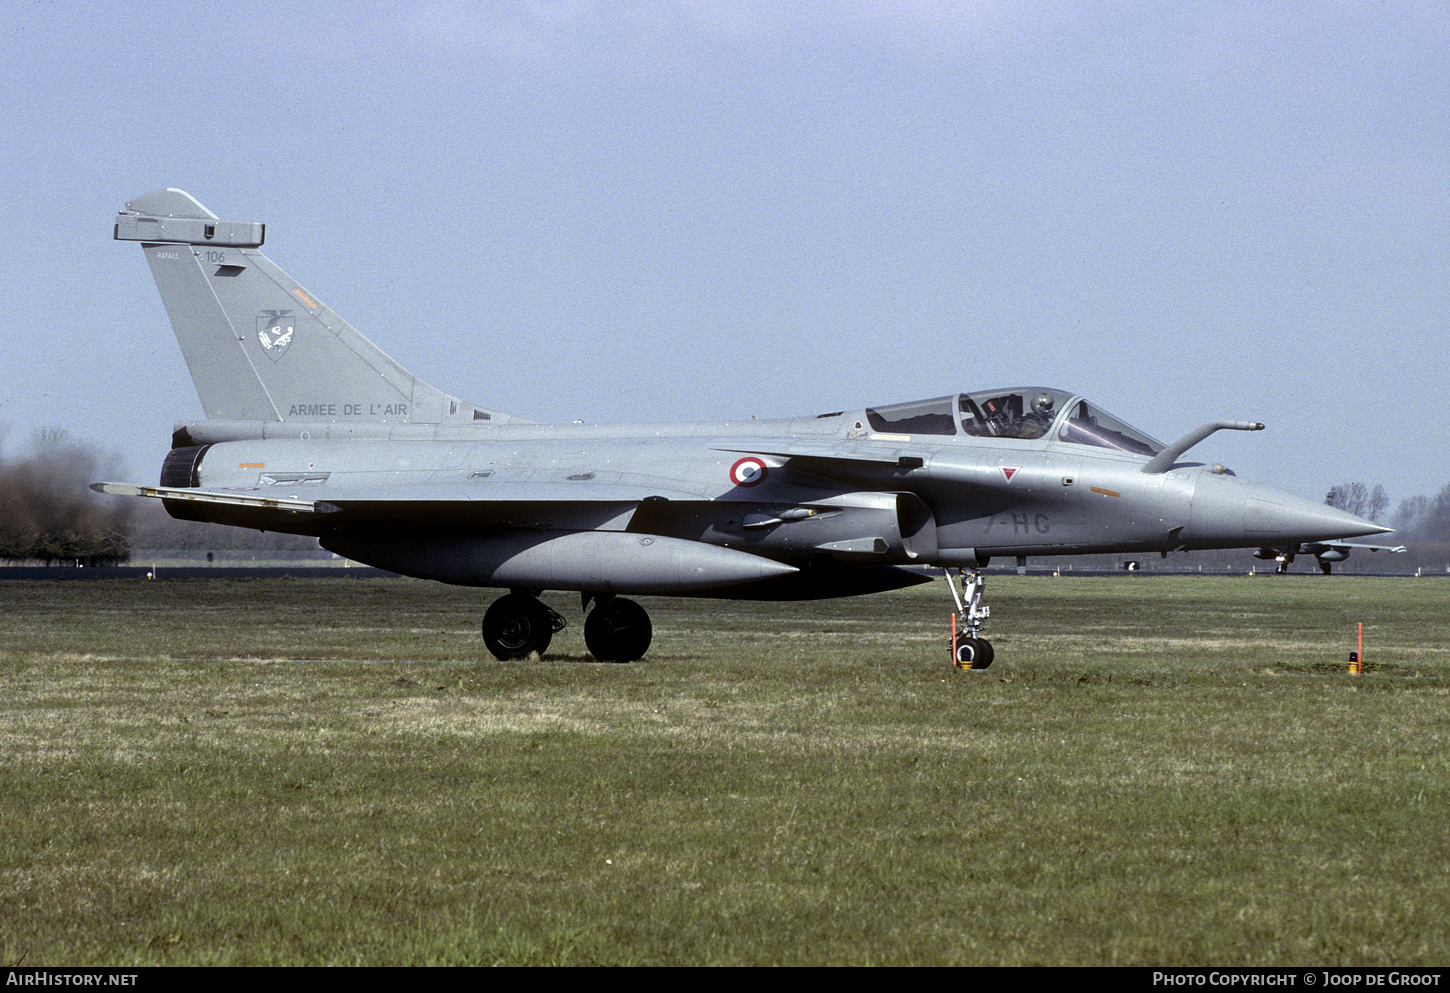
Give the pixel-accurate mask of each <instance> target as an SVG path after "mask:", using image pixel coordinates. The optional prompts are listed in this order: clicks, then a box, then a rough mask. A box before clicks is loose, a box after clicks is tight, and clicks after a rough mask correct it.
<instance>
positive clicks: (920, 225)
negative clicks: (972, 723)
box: [0, 0, 1450, 502]
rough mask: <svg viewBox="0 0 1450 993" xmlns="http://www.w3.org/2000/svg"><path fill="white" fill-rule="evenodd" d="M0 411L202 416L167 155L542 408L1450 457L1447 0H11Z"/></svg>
mask: <svg viewBox="0 0 1450 993" xmlns="http://www.w3.org/2000/svg"><path fill="white" fill-rule="evenodd" d="M6 11H7V16H6V18H5V19H4V22H3V24H0V37H3V45H4V47H3V49H0V51H3V59H0V83H3V87H4V92H6V93H7V94H9V106H8V109H7V110H6V111H5V115H6V124H7V127H6V129H5V130H6V134H7V135H8V136H9V141H8V143H7V148H6V151H5V153H4V155H3V156H0V176H3V178H4V180H5V182H4V186H3V188H4V190H5V194H4V195H5V200H6V207H7V210H6V212H5V217H6V222H7V225H8V229H9V233H10V237H9V238H7V239H6V240H5V242H4V244H3V245H0V266H3V272H4V274H5V275H4V279H3V282H0V286H3V294H4V299H3V303H4V307H5V313H6V314H7V315H8V317H9V320H10V322H11V327H12V331H11V333H10V334H7V335H4V336H3V337H0V367H3V368H4V370H5V371H6V373H7V375H6V376H5V377H4V383H5V389H4V391H3V395H0V425H3V429H4V430H5V431H6V432H7V433H6V435H5V438H4V443H3V444H4V452H5V453H7V454H12V455H13V454H16V453H18V452H19V451H21V450H23V449H24V447H25V445H26V444H27V442H28V439H29V438H30V437H31V435H32V433H33V432H34V431H35V430H36V429H38V428H40V427H42V426H51V425H54V426H60V427H64V428H67V429H68V430H69V431H70V432H71V434H72V435H74V436H76V437H80V438H84V439H87V440H92V441H94V442H95V443H96V444H98V445H100V446H102V447H104V448H108V449H112V450H115V451H117V452H119V453H120V454H121V455H123V456H124V458H125V460H126V463H127V467H128V471H129V476H130V478H132V479H133V480H136V481H153V480H154V477H155V475H156V472H157V469H158V467H159V465H160V462H161V459H162V457H163V456H164V454H165V452H166V449H167V447H168V441H169V435H170V431H171V425H172V422H173V421H176V420H182V419H195V418H199V417H200V405H199V403H198V401H197V399H196V395H195V393H194V391H193V390H192V388H191V384H190V380H189V379H188V377H187V375H186V369H185V366H184V364H183V362H182V359H181V355H180V353H179V351H178V350H177V348H176V346H175V343H174V340H173V338H172V336H171V332H170V327H169V324H168V323H167V321H166V317H165V312H164V311H163V309H162V307H161V303H160V299H159V297H158V296H157V294H156V291H155V288H154V285H153V284H152V281H151V278H150V275H149V272H148V271H147V268H146V266H145V264H144V260H143V259H142V257H141V253H140V251H139V250H137V249H136V247H135V246H134V245H130V244H123V243H117V242H113V241H111V239H110V234H111V224H112V222H113V220H114V215H115V212H116V210H117V209H118V208H120V207H121V206H122V204H124V203H125V202H126V201H127V200H129V199H131V198H133V197H135V196H137V195H139V194H141V193H145V192H147V191H149V190H152V189H156V188H158V187H162V186H175V187H180V188H182V189H185V190H187V191H188V192H190V193H191V194H193V195H194V196H196V197H197V199H199V200H200V201H201V202H202V203H204V204H206V205H207V206H208V207H209V208H210V209H211V210H212V211H213V212H215V213H217V214H218V215H220V216H221V217H222V218H223V219H227V220H239V221H253V220H256V221H265V222H266V223H267V247H266V249H265V250H266V251H267V254H268V255H269V256H270V257H271V258H272V259H273V261H275V262H276V263H277V264H279V265H280V266H281V267H282V268H283V269H285V270H287V271H288V272H289V273H291V274H292V275H293V276H294V277H295V278H297V279H298V280H299V281H301V282H302V284H303V285H305V286H307V287H308V288H309V290H311V291H312V292H313V293H315V294H316V295H317V296H319V297H320V298H321V299H322V300H324V301H326V302H327V303H328V304H329V305H331V306H332V307H333V308H334V309H336V310H337V311H338V312H339V313H341V314H342V315H343V316H345V317H346V318H347V319H348V320H349V321H350V322H351V323H353V324H354V325H356V326H357V327H358V328H359V330H361V331H362V332H363V333H364V334H367V335H368V336H369V337H371V338H372V339H373V340H374V341H375V342H377V343H378V344H379V345H381V346H382V347H383V348H385V349H386V350H387V351H388V352H389V353H390V354H392V355H393V356H394V357H395V358H396V359H398V360H399V361H400V362H402V363H403V364H404V365H405V366H407V367H408V368H410V369H411V370H413V371H414V372H416V373H417V374H419V375H420V376H422V377H423V378H425V379H427V380H428V381H430V382H432V383H434V384H435V385H437V386H439V387H440V388H443V389H445V390H447V391H449V392H451V393H455V394H458V395H460V396H463V397H465V398H466V399H469V400H472V401H474V402H477V403H481V404H484V405H487V406H490V407H493V408H495V409H500V410H504V411H508V412H510V413H514V414H518V415H521V416H524V417H528V418H532V419H536V420H563V421H571V420H575V419H583V420H586V421H647V420H705V419H722V418H732V417H749V416H751V415H757V416H760V417H772V416H787V415H794V414H810V413H819V412H823V411H829V410H839V409H842V408H843V407H850V406H859V405H869V404H876V403H890V402H896V401H905V400H911V399H916V398H920V397H927V396H936V395H941V394H945V393H951V392H957V391H963V390H977V389H985V388H989V387H993V386H999V385H1020V384H1039V383H1040V384H1043V385H1049V386H1054V387H1061V388H1064V389H1069V390H1075V391H1080V392H1083V393H1085V394H1087V395H1089V396H1090V397H1091V398H1092V399H1093V400H1095V401H1096V402H1098V403H1100V404H1101V405H1102V406H1103V407H1105V408H1107V409H1108V410H1110V411H1113V412H1114V413H1117V414H1118V415H1120V416H1122V417H1123V418H1125V419H1126V420H1128V421H1130V422H1132V423H1134V424H1136V425H1138V426H1140V427H1141V428H1143V429H1144V430H1146V431H1148V432H1149V433H1151V434H1154V435H1156V436H1158V437H1160V438H1163V439H1165V440H1171V439H1173V438H1176V437H1178V436H1179V435H1181V434H1184V433H1186V432H1188V431H1189V430H1191V429H1192V428H1194V427H1196V426H1197V425H1198V424H1200V423H1202V422H1203V421H1206V420H1211V419H1215V418H1219V417H1230V418H1237V419H1253V420H1261V421H1264V422H1266V423H1267V424H1268V430H1267V431H1264V432H1262V433H1257V434H1243V433H1237V432H1234V433H1221V434H1219V435H1216V436H1214V437H1213V438H1212V439H1210V440H1209V441H1208V442H1206V443H1204V445H1202V446H1201V447H1200V448H1199V449H1198V450H1196V451H1195V454H1196V455H1199V456H1200V457H1203V458H1207V459H1213V460H1218V461H1223V462H1224V463H1226V464H1228V465H1230V466H1231V467H1233V468H1234V469H1236V470H1237V471H1238V472H1239V473H1240V474H1241V475H1245V476H1248V477H1250V478H1254V479H1257V480H1260V481H1263V482H1267V483H1270V484H1272V485H1276V486H1279V487H1282V488H1284V489H1288V490H1290V491H1292V492H1295V493H1298V494H1300V495H1302V496H1306V497H1309V498H1313V499H1317V498H1319V497H1321V496H1322V495H1323V493H1324V491H1325V490H1326V489H1327V488H1328V487H1329V486H1330V485H1332V484H1335V483H1339V482H1345V481H1349V480H1363V481H1365V482H1368V483H1376V482H1378V483H1383V484H1384V485H1385V486H1386V487H1387V488H1388V489H1389V490H1390V492H1391V495H1392V498H1393V499H1394V501H1396V502H1398V500H1399V499H1401V498H1403V497H1407V496H1413V495H1415V494H1418V493H1434V492H1435V491H1437V490H1438V489H1439V488H1440V487H1441V486H1443V485H1444V484H1445V483H1447V482H1450V458H1447V452H1450V441H1447V438H1450V409H1447V408H1450V404H1447V394H1450V390H1447V388H1446V382H1447V374H1450V360H1447V358H1446V353H1447V348H1446V333H1445V331H1446V314H1447V311H1450V307H1447V304H1450V280H1447V278H1446V277H1447V262H1450V5H1447V4H1445V3H1443V2H1439V3H1430V2H1417V0H1390V2H1386V3H1379V2H1374V3H1370V2H1355V0H1342V2H1330V0H1326V2H1319V3H1299V2H1273V3H1269V2H1240V0H1217V2H1214V3H1211V4H1169V3H1161V2H1153V3H1150V2H1137V0H1120V2H1094V0H1084V2H1073V3H1067V2H1060V3H1059V2H1052V0H1033V2H1026V0H1012V2H1007V0H962V2H947V0H939V2H933V0H901V2H886V0H862V2H859V3H846V2H841V3H832V2H825V0H821V2H814V3H799V2H764V0H761V2H753V0H641V2H633V3H625V2H589V0H554V2H548V0H536V2H524V3H490V2H463V0H457V2H436V3H421V2H420V3H410V2H391V3H353V4H332V3H316V4H310V3H286V2H279V3H267V2H259V3H254V4H248V5H231V6H224V5H204V4H197V3H194V2H174V3H173V2H153V3H146V4H134V3H108V2H86V3H79V2H74V3H73V2H65V0H55V2H37V0H15V2H14V3H11V4H9V5H7V8H6Z"/></svg>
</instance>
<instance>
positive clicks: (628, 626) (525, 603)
mask: <svg viewBox="0 0 1450 993" xmlns="http://www.w3.org/2000/svg"><path fill="white" fill-rule="evenodd" d="M583 599H584V606H585V607H588V606H589V601H590V600H591V599H593V600H594V601H595V603H594V609H593V610H591V611H590V612H589V616H588V617H587V618H586V619H585V621H584V644H585V645H587V646H588V648H589V652H590V654H591V655H593V656H594V657H595V658H596V659H598V660H599V661H601V662H634V661H635V660H637V659H640V658H643V657H644V653H645V652H647V651H649V646H650V641H651V640H652V639H653V637H654V626H653V625H652V624H650V619H649V614H647V613H646V612H645V609H644V608H643V607H641V606H640V605H639V604H637V603H635V602H634V601H633V600H626V599H624V598H622V597H616V596H596V595H595V594H590V593H586V594H584V596H583ZM566 623H567V622H566V621H565V620H564V618H563V617H562V616H560V615H559V613H558V612H557V611H555V610H553V609H552V608H550V607H548V606H545V605H544V604H543V603H541V602H539V599H538V596H537V595H536V594H534V593H530V592H526V591H524V590H513V591H511V592H509V593H507V594H505V595H504V596H501V597H499V598H498V599H497V600H495V601H494V602H493V604H492V605H491V606H490V607H489V608H488V612H487V613H485V614H484V615H483V643H484V644H485V645H487V646H488V650H489V651H490V652H492V653H493V656H494V658H496V659H499V660H500V661H504V662H507V661H510V660H512V659H522V658H528V657H529V656H530V655H533V654H536V653H537V654H539V655H542V654H544V652H545V651H546V650H547V649H548V647H549V642H550V641H552V640H553V638H554V635H555V634H556V633H557V632H559V631H562V630H564V626H565V624H566Z"/></svg>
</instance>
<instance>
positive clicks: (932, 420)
mask: <svg viewBox="0 0 1450 993" xmlns="http://www.w3.org/2000/svg"><path fill="white" fill-rule="evenodd" d="M866 419H867V421H869V422H870V424H871V430H872V431H875V432H878V433H881V434H896V435H923V434H925V435H956V434H958V433H961V434H964V435H972V436H974V437H978V438H1016V439H1019V440H1024V441H1035V440H1037V439H1041V438H1055V439H1056V440H1057V441H1066V442H1070V443H1072V444H1075V445H1092V446H1094V447H1097V448H1111V449H1114V450H1116V451H1120V452H1131V453H1133V454H1135V455H1148V456H1153V455H1157V454H1158V453H1159V452H1161V451H1162V450H1163V448H1164V445H1163V443H1162V442H1161V441H1157V440H1155V439H1153V438H1151V437H1150V436H1148V435H1146V434H1144V433H1143V432H1142V431H1139V430H1138V429H1137V428H1135V427H1133V426H1131V425H1129V424H1127V423H1126V422H1124V421H1121V420H1119V419H1118V418H1116V417H1114V416H1113V415H1112V414H1109V413H1108V412H1107V411H1105V410H1103V409H1102V408H1101V407H1098V406H1096V405H1094V404H1091V403H1089V402H1088V401H1086V400H1084V399H1082V398H1081V397H1079V396H1075V395H1073V394H1071V393H1065V392H1063V391H1062V390H1051V389H1046V388H1044V387H1038V386H1028V387H1019V388H1015V389H1009V390H983V391H981V392H979V393H959V394H957V395H956V396H946V397H937V398H935V399H933V400H917V401H914V402H912V403H897V404H892V405H890V406H887V407H872V408H869V409H868V410H867V411H866Z"/></svg>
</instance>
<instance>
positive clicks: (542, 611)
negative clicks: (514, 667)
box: [483, 590, 565, 662]
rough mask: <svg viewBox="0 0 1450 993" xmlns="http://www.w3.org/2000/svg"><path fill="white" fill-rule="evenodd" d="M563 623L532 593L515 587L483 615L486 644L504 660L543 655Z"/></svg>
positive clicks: (498, 657) (557, 615) (497, 656)
mask: <svg viewBox="0 0 1450 993" xmlns="http://www.w3.org/2000/svg"><path fill="white" fill-rule="evenodd" d="M564 624H565V621H564V618H562V617H560V616H559V614H558V613H556V612H555V611H553V610H551V609H550V608H548V607H546V606H544V605H543V604H542V603H540V602H539V600H538V598H537V597H535V596H534V595H533V594H531V593H525V592H523V591H521V590H514V591H512V592H510V593H507V594H505V595H504V596H501V597H499V598H498V599H497V600H495V601H494V602H493V604H492V605H490V606H489V608H488V612H487V613H485V614H484V615H483V643H484V644H485V645H487V646H488V650H489V651H490V652H492V653H493V656H494V658H496V659H498V660H499V661H501V662H508V661H510V660H512V659H523V658H528V657H529V656H530V655H532V654H534V653H538V654H539V655H543V654H544V651H545V650H546V649H547V648H548V647H549V642H550V641H552V640H553V639H554V632H555V631H562V630H563V629H564Z"/></svg>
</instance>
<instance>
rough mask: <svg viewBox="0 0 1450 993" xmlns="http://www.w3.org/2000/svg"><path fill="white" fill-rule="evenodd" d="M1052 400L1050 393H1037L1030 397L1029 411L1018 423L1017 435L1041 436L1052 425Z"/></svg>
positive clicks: (1022, 436)
mask: <svg viewBox="0 0 1450 993" xmlns="http://www.w3.org/2000/svg"><path fill="white" fill-rule="evenodd" d="M1053 405H1054V401H1053V399H1052V394H1051V393H1045V392H1044V393H1039V394H1037V395H1036V396H1035V397H1033V398H1032V404H1031V412H1030V413H1028V414H1027V415H1026V416H1025V417H1023V418H1022V420H1021V422H1020V423H1019V424H1018V428H1017V432H1016V434H1017V437H1019V438H1041V437H1042V436H1043V435H1045V434H1046V433H1047V430H1048V428H1050V427H1052V415H1053V413H1054V411H1053Z"/></svg>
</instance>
